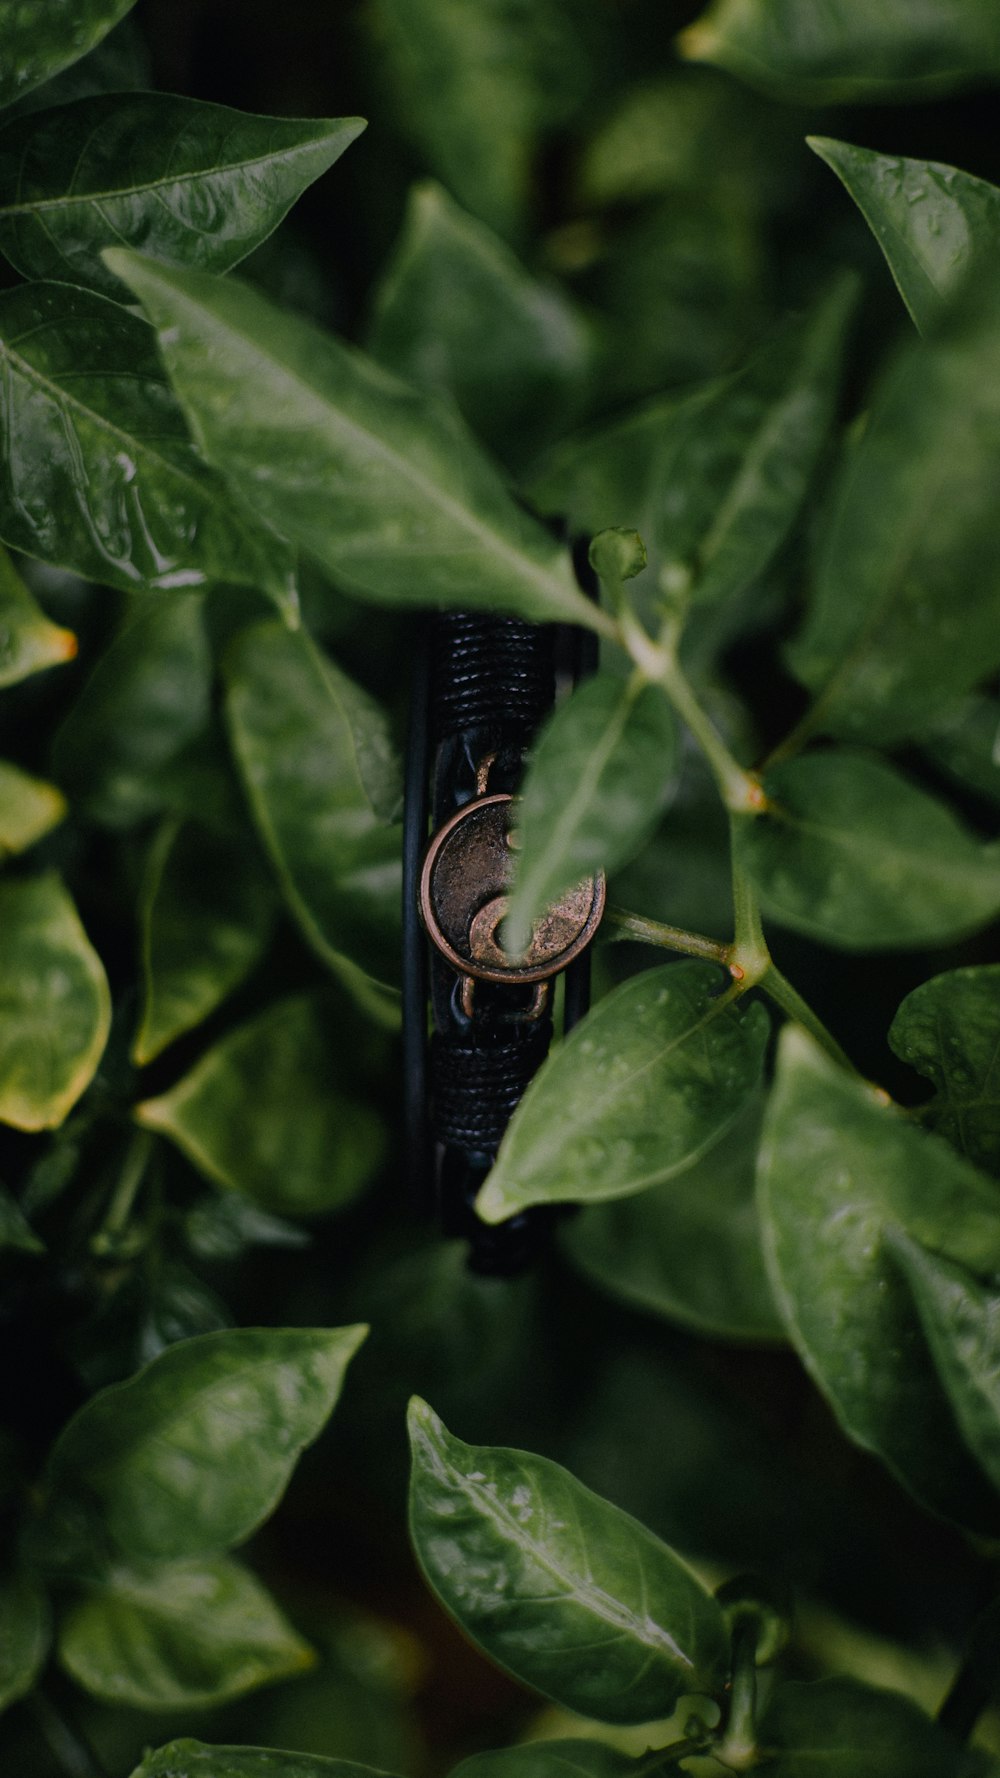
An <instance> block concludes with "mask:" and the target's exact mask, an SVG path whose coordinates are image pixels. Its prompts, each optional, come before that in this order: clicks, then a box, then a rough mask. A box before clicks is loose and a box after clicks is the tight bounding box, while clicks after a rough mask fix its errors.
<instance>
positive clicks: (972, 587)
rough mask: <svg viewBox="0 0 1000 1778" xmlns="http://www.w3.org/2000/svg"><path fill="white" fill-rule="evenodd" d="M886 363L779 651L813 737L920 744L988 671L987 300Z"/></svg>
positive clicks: (994, 611)
mask: <svg viewBox="0 0 1000 1778" xmlns="http://www.w3.org/2000/svg"><path fill="white" fill-rule="evenodd" d="M972 297H973V300H972V303H971V306H967V307H960V308H959V309H957V310H956V311H954V312H953V313H952V312H949V315H948V317H947V318H946V320H945V322H944V323H943V324H942V326H941V327H940V329H939V330H938V331H936V332H935V333H934V335H933V336H932V337H931V338H930V339H929V340H927V341H920V340H910V341H908V342H906V343H905V344H904V345H903V347H902V349H901V350H900V351H899V352H898V353H897V354H896V355H895V357H894V358H893V359H891V361H890V363H889V367H888V369H887V370H886V371H885V372H884V373H883V376H882V378H881V380H880V382H879V384H878V386H877V388H876V390H875V392H874V395H873V398H872V407H871V413H870V415H869V418H868V421H867V424H866V425H865V428H864V430H863V432H862V433H861V435H860V437H857V436H855V437H853V438H852V439H851V441H850V443H849V446H848V448H847V450H846V452H845V455H844V460H843V462H842V465H841V468H840V472H839V474H838V476H837V478H836V480H835V482H834V486H833V491H832V495H831V500H830V506H829V510H828V514H827V519H826V522H825V524H824V526H823V528H822V532H821V536H820V541H819V546H818V552H817V559H816V566H815V577H814V585H813V588H812V592H811V599H810V606H809V610H808V613H807V616H806V621H805V624H804V627H803V629H802V631H801V632H800V634H799V635H798V637H797V638H796V639H795V642H794V644H793V645H792V647H791V649H790V650H789V660H790V663H791V666H792V669H793V671H794V672H795V673H796V674H797V675H798V677H799V678H800V679H801V680H802V682H803V683H804V684H805V685H806V686H807V687H808V688H809V690H810V691H812V692H813V693H814V694H815V695H816V699H817V702H816V705H815V707H814V709H813V711H812V712H811V713H810V717H809V722H810V725H811V727H812V728H813V729H815V730H817V731H819V732H822V733H825V734H833V735H843V736H858V737H864V738H865V739H868V740H875V741H884V742H891V741H898V740H902V739H904V738H905V737H906V736H908V735H917V736H920V737H921V738H922V737H923V736H924V735H925V734H926V732H927V728H928V725H929V723H931V722H932V721H933V719H934V717H935V716H936V715H937V714H938V713H939V712H941V711H944V710H946V709H947V708H948V707H949V705H950V704H952V703H953V702H954V700H955V698H956V697H959V696H961V695H963V694H964V693H965V692H967V691H968V690H969V689H970V688H971V687H972V686H974V685H976V684H977V683H978V682H979V681H980V680H981V679H982V678H983V677H984V675H986V674H987V673H989V672H990V671H991V670H992V669H993V668H995V667H996V666H997V665H1000V539H998V535H997V529H996V523H995V516H996V513H995V491H996V480H997V473H998V469H1000V442H998V441H1000V298H998V297H997V296H996V295H995V294H992V293H991V287H990V286H988V285H984V286H983V287H982V289H981V290H979V291H974V292H973V293H972Z"/></svg>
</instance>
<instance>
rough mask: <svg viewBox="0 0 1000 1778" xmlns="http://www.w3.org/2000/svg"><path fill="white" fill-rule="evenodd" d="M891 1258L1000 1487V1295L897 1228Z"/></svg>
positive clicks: (967, 1435)
mask: <svg viewBox="0 0 1000 1778" xmlns="http://www.w3.org/2000/svg"><path fill="white" fill-rule="evenodd" d="M889 1250H890V1252H891V1254H892V1257H893V1258H894V1259H895V1261H896V1263H897V1265H898V1266H899V1268H900V1270H901V1271H902V1273H903V1275H904V1277H905V1278H906V1281H907V1283H908V1284H909V1286H910V1289H911V1291H912V1292H913V1299H914V1302H915V1303H916V1306H917V1312H918V1314H919V1316H920V1320H921V1324H922V1326H923V1329H924V1333H925V1335H926V1337H927V1343H928V1345H929V1346H930V1349H931V1352H932V1354H933V1357H934V1362H935V1364H936V1366H937V1372H938V1376H939V1378H940V1380H941V1382H942V1384H943V1385H944V1389H945V1392H946V1394H947V1396H948V1399H949V1401H950V1402H951V1405H952V1408H953V1410H954V1413H955V1418H956V1420H957V1421H958V1424H959V1426H960V1427H961V1430H962V1436H963V1438H964V1439H965V1442H966V1444H967V1445H968V1447H969V1449H970V1451H972V1452H973V1454H974V1455H975V1457H976V1458H977V1460H978V1461H979V1463H981V1464H982V1467H983V1469H984V1470H985V1471H986V1474H987V1475H988V1476H989V1477H990V1479H991V1481H992V1483H993V1485H994V1487H995V1488H1000V1298H998V1295H997V1291H996V1288H995V1286H993V1287H991V1286H987V1285H984V1284H981V1283H980V1282H979V1281H978V1280H977V1279H976V1278H974V1277H973V1276H972V1275H971V1273H970V1272H968V1271H967V1270H966V1269H965V1267H964V1266H958V1265H953V1264H952V1263H951V1262H950V1261H949V1260H946V1259H942V1258H941V1257H940V1255H939V1254H936V1253H932V1252H930V1251H929V1250H928V1249H927V1248H925V1247H922V1246H921V1245H920V1243H919V1242H917V1241H912V1240H910V1239H909V1237H908V1236H906V1235H905V1234H903V1232H902V1231H901V1230H894V1231H893V1233H892V1236H891V1239H890V1242H889Z"/></svg>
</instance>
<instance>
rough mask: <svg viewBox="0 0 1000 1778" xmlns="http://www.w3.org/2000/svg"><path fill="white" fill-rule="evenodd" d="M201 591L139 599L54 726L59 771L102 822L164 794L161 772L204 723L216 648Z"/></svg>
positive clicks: (124, 822) (153, 808) (144, 812)
mask: <svg viewBox="0 0 1000 1778" xmlns="http://www.w3.org/2000/svg"><path fill="white" fill-rule="evenodd" d="M204 605H205V602H204V599H203V597H202V596H201V595H200V594H197V593H189V594H186V595H185V596H184V597H183V598H178V599H160V598H157V597H155V596H149V597H146V596H142V597H139V598H137V599H136V600H135V602H134V604H133V605H132V608H131V610H130V611H129V612H128V613H127V615H126V616H125V618H124V620H123V622H122V624H121V626H120V628H119V629H118V630H117V631H116V633H115V635H114V636H113V637H112V640H111V643H110V645H109V646H108V647H107V648H106V649H105V651H104V653H103V654H102V655H101V656H100V658H99V659H98V661H97V664H96V666H95V668H94V671H93V672H92V674H91V676H90V678H89V679H88V681H87V683H86V685H85V686H84V688H83V691H82V692H81V693H80V695H79V696H78V698H77V700H76V702H75V703H74V704H73V705H72V707H71V709H70V711H69V714H68V716H67V717H66V719H65V721H64V722H63V724H62V726H61V728H60V729H59V730H58V731H57V733H56V738H55V744H54V750H53V762H54V767H55V772H56V776H57V777H58V779H59V781H60V783H61V784H62V786H63V787H64V789H65V790H67V791H68V793H69V795H70V798H71V799H72V801H73V803H74V804H75V805H77V806H79V807H80V808H81V809H83V810H84V811H85V812H86V814H87V815H88V816H90V818H91V819H92V820H94V821H99V822H101V823H102V824H104V825H105V826H108V827H114V828H121V827H129V826H132V825H133V824H134V823H136V822H139V821H145V820H147V819H148V818H149V816H150V815H155V814H158V813H159V811H160V810H161V809H162V808H164V806H165V805H166V802H167V796H168V793H167V789H166V786H165V774H166V772H167V770H168V768H169V767H170V766H172V765H173V764H175V762H176V761H177V760H178V758H179V757H180V755H181V754H182V753H183V751H184V749H185V748H186V747H187V746H188V744H189V743H190V742H191V741H193V740H194V739H195V738H196V737H197V736H198V735H200V734H201V733H202V732H203V731H204V730H205V729H206V728H207V726H208V719H209V712H210V709H211V697H212V654H211V649H210V648H209V643H208V636H207V633H206V630H205V611H204Z"/></svg>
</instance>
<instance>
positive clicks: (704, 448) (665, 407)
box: [533, 280, 855, 603]
mask: <svg viewBox="0 0 1000 1778" xmlns="http://www.w3.org/2000/svg"><path fill="white" fill-rule="evenodd" d="M854 295H855V291H854V286H853V284H852V283H851V282H850V281H848V280H840V281H838V282H836V283H835V284H834V287H833V289H832V291H831V292H830V294H829V295H828V296H827V297H826V298H825V299H824V300H823V302H821V303H820V305H819V306H818V308H817V309H815V310H814V312H813V313H812V314H811V315H809V316H807V317H805V318H804V319H802V320H800V321H794V322H790V323H788V324H787V325H786V326H785V327H784V328H783V329H781V330H780V331H779V332H778V333H777V334H776V335H775V337H774V338H773V339H772V340H771V341H769V342H768V344H767V345H765V346H764V347H763V348H762V349H761V350H760V351H759V352H758V353H757V354H756V355H755V356H754V357H753V358H751V360H750V361H749V363H748V364H747V365H746V366H745V368H744V369H743V370H741V371H739V372H737V374H736V375H735V376H733V377H729V378H726V379H725V380H724V381H720V382H717V383H714V384H711V385H709V386H708V387H707V388H703V389H699V390H698V391H696V393H695V394H693V395H691V396H688V397H686V398H683V399H675V398H670V397H666V398H664V397H660V398H657V399H656V400H655V401H654V402H652V403H650V404H648V405H646V406H644V407H643V408H640V409H639V410H638V411H637V412H636V413H634V414H633V415H630V416H626V418H625V419H624V420H619V421H615V422H613V423H612V425H611V426H610V427H605V428H602V429H601V430H599V431H598V432H596V433H593V434H591V435H590V436H589V437H585V438H583V439H581V440H580V441H579V442H577V443H573V442H571V443H570V444H568V445H567V446H565V447H564V448H563V449H562V451H561V452H559V453H556V454H554V456H553V458H552V460H551V462H550V464H549V467H548V469H547V470H545V471H543V473H542V475H541V477H540V480H539V482H538V484H537V485H536V486H535V487H534V488H533V494H534V497H535V498H536V499H541V501H542V502H543V504H544V507H545V509H546V510H550V511H555V510H563V511H566V512H567V513H568V515H569V517H570V520H571V522H572V523H573V524H574V525H575V526H581V527H582V528H584V529H587V530H591V531H596V530H601V529H603V528H604V527H605V526H609V525H623V524H632V525H635V526H637V528H638V529H639V531H640V532H641V534H642V536H643V538H644V540H645V542H646V545H647V547H648V550H649V555H650V562H651V566H652V573H653V576H654V577H655V578H656V579H657V580H658V581H659V584H660V587H661V589H662V590H663V591H664V592H667V593H677V592H680V593H683V594H688V593H689V594H690V596H691V597H692V598H693V599H696V600H699V601H704V602H705V603H711V602H713V601H717V600H721V599H726V598H734V597H736V596H737V595H738V594H739V593H740V592H742V591H743V589H744V588H745V587H746V586H748V585H749V584H750V582H751V581H752V580H754V579H755V578H756V577H757V576H758V575H760V574H762V573H763V572H764V570H765V569H766V568H767V566H768V564H769V563H770V561H771V560H772V558H773V557H774V555H775V553H776V551H777V550H778V549H779V547H780V545H781V544H782V543H783V542H784V539H785V538H786V536H787V535H788V532H789V530H790V528H791V526H792V524H793V522H794V520H795V517H796V515H797V513H798V511H799V508H800V506H801V504H802V500H803V498H804V496H805V493H806V490H807V488H808V486H809V483H810V480H811V479H812V475H813V473H814V471H815V468H816V464H817V461H818V459H819V455H820V452H821V451H822V449H823V446H824V444H825V442H826V437H827V433H828V431H829V428H830V422H831V419H832V417H833V412H834V405H835V401H836V395H837V387H838V383H839V378H840V364H841V358H842V354H843V346H844V336H845V331H846V326H847V321H848V317H849V315H850V312H851V308H852V307H853V303H854Z"/></svg>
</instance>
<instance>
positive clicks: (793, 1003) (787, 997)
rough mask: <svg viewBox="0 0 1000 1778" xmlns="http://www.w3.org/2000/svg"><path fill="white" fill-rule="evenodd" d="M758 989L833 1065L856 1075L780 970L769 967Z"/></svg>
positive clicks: (851, 1063)
mask: <svg viewBox="0 0 1000 1778" xmlns="http://www.w3.org/2000/svg"><path fill="white" fill-rule="evenodd" d="M757 985H758V987H760V988H763V990H764V993H765V994H766V995H767V996H768V998H769V999H770V1000H773V1001H774V1004H775V1006H780V1008H781V1010H782V1012H783V1013H786V1014H787V1016H788V1017H789V1018H790V1019H794V1020H795V1022H796V1024H798V1025H801V1026H802V1027H803V1028H804V1030H806V1031H808V1032H809V1035H810V1037H814V1038H815V1039H816V1042H817V1043H818V1044H819V1045H820V1047H821V1048H822V1049H824V1050H825V1051H826V1053H827V1055H828V1056H830V1057H832V1059H833V1060H834V1061H835V1062H839V1063H840V1066H841V1067H842V1068H847V1069H848V1070H849V1071H850V1073H851V1074H857V1069H856V1068H855V1066H854V1063H853V1062H852V1061H851V1058H850V1056H848V1055H847V1054H846V1052H845V1051H844V1050H842V1049H841V1047H840V1045H839V1043H838V1042H837V1039H836V1038H835V1037H834V1036H833V1035H832V1033H831V1032H829V1031H828V1030H827V1028H826V1026H825V1025H824V1023H823V1021H822V1019H821V1018H820V1017H819V1015H818V1013H815V1012H814V1011H813V1009H812V1007H811V1006H810V1005H809V1002H808V1001H807V1000H803V998H802V995H801V994H800V993H799V991H798V989H797V988H793V986H792V984H791V982H790V981H789V980H788V977H787V976H784V975H782V973H781V970H780V969H778V968H777V966H776V965H775V964H774V963H771V965H770V966H769V968H768V970H767V972H766V974H764V975H762V976H761V978H760V981H759V982H758V984H757Z"/></svg>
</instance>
